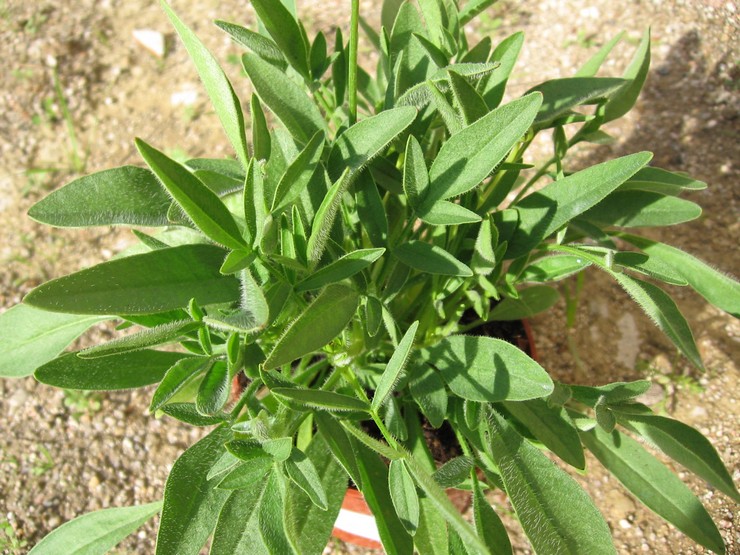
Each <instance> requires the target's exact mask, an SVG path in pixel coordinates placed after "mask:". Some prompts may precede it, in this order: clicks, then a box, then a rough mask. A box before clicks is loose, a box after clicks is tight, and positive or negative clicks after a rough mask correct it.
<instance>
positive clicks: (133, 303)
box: [24, 245, 239, 315]
mask: <svg viewBox="0 0 740 555" xmlns="http://www.w3.org/2000/svg"><path fill="white" fill-rule="evenodd" d="M223 259H224V251H223V249H220V248H218V247H214V246H211V245H183V246H180V247H172V248H167V249H160V250H156V251H151V252H147V253H144V254H137V255H133V256H129V257H126V258H119V259H116V260H111V261H109V262H104V263H102V264H98V265H97V266H93V267H92V268H87V269H85V270H82V271H80V272H77V273H74V274H70V275H68V276H65V277H61V278H58V279H54V280H51V281H48V282H46V283H45V284H43V285H41V286H39V287H37V288H36V289H34V290H32V291H31V292H30V293H29V294H28V295H27V296H26V298H25V299H24V302H25V303H26V304H29V305H32V306H34V307H38V308H40V309H43V310H51V311H53V312H69V313H74V314H111V315H114V314H132V315H135V314H150V313H154V312H165V311H168V310H173V309H175V308H183V307H185V306H187V305H188V303H189V302H190V299H193V298H195V299H196V301H197V302H198V304H199V305H200V306H205V305H208V304H212V303H226V302H232V301H234V300H236V299H237V298H238V296H239V282H238V281H237V280H235V279H234V278H233V277H230V276H223V275H221V273H220V272H219V267H220V266H221V262H222V261H223Z"/></svg>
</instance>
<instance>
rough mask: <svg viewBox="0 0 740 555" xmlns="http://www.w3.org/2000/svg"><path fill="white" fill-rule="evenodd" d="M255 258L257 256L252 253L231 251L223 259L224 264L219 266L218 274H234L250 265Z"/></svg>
mask: <svg viewBox="0 0 740 555" xmlns="http://www.w3.org/2000/svg"><path fill="white" fill-rule="evenodd" d="M256 258H257V254H256V253H255V252H253V251H246V250H236V251H231V252H230V253H229V254H227V255H226V258H224V263H223V264H221V268H219V270H218V271H219V272H221V273H222V274H223V275H225V276H226V275H229V274H235V273H237V272H239V271H241V270H243V269H245V268H248V267H249V266H251V265H252V262H254V260H255V259H256Z"/></svg>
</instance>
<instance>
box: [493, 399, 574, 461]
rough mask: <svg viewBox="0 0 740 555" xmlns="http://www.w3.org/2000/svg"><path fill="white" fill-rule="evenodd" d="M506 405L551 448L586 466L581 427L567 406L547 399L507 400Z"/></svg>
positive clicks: (568, 459)
mask: <svg viewBox="0 0 740 555" xmlns="http://www.w3.org/2000/svg"><path fill="white" fill-rule="evenodd" d="M504 406H505V407H506V410H508V411H509V412H510V413H511V414H513V415H514V417H515V418H516V419H517V420H519V422H521V423H522V424H524V425H525V426H526V427H527V429H528V430H529V431H530V432H532V435H533V436H534V437H536V438H537V439H538V440H539V441H541V442H542V443H543V444H544V445H545V447H547V448H548V449H549V450H550V451H552V452H553V453H555V454H556V455H557V456H558V457H560V458H561V459H563V460H564V461H565V462H567V463H568V464H569V465H571V466H573V467H575V468H578V469H580V470H584V469H585V468H586V459H585V458H584V456H583V446H582V445H581V439H580V437H578V430H577V429H576V427H575V426H574V425H573V422H572V421H571V419H570V417H569V416H568V413H567V412H566V410H565V409H564V408H563V407H551V406H549V405H548V404H547V401H545V400H543V399H531V400H529V401H522V402H518V403H512V402H508V401H507V402H506V403H504Z"/></svg>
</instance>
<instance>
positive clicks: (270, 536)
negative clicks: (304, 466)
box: [259, 472, 297, 555]
mask: <svg viewBox="0 0 740 555" xmlns="http://www.w3.org/2000/svg"><path fill="white" fill-rule="evenodd" d="M284 503H285V484H284V479H283V478H282V476H281V475H280V474H279V473H277V472H271V473H270V475H269V477H268V478H267V486H266V488H265V493H264V494H263V497H262V503H261V504H260V508H259V530H260V535H261V536H262V541H263V542H264V543H265V546H266V547H267V551H268V552H269V553H271V554H272V555H295V554H296V553H297V552H296V550H295V548H294V546H293V545H292V544H291V543H290V540H289V539H288V537H287V535H286V530H285V521H284V518H283V505H284Z"/></svg>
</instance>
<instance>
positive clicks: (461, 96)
mask: <svg viewBox="0 0 740 555" xmlns="http://www.w3.org/2000/svg"><path fill="white" fill-rule="evenodd" d="M447 73H448V75H449V76H450V85H452V94H453V96H454V98H455V102H456V103H457V106H458V108H459V110H460V115H461V116H462V118H463V121H464V122H465V125H470V124H472V123H475V122H476V121H478V120H479V119H481V118H482V117H484V116H485V115H486V114H488V111H489V110H488V106H487V105H486V101H485V100H483V98H482V97H481V95H480V94H478V91H477V90H475V87H473V86H472V85H471V84H470V83H469V82H468V81H467V80H466V79H465V78H464V77H462V76H461V75H459V74H458V73H457V72H455V71H451V70H448V71H447Z"/></svg>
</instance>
